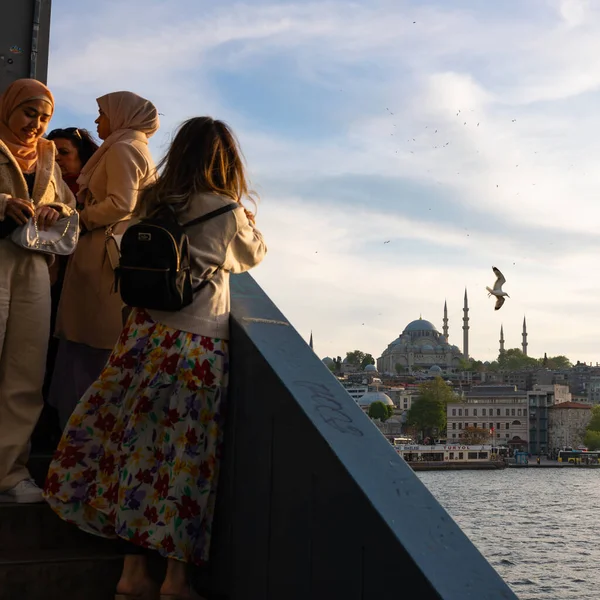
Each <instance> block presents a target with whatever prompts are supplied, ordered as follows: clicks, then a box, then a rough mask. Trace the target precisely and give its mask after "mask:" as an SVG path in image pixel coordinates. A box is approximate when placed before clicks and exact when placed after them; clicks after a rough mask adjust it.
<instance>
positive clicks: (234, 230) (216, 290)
mask: <svg viewBox="0 0 600 600" xmlns="http://www.w3.org/2000/svg"><path fill="white" fill-rule="evenodd" d="M231 202H232V200H230V199H229V198H224V197H222V196H217V195H215V194H198V195H196V196H193V197H192V198H190V200H188V202H186V204H185V205H184V206H182V207H181V209H180V210H179V211H178V213H177V220H178V221H179V223H181V224H183V223H186V222H188V221H191V220H192V219H195V218H197V217H200V216H202V215H204V214H206V213H209V212H211V211H213V210H215V209H217V208H220V207H222V206H225V205H227V204H231ZM186 233H187V235H188V238H189V240H190V256H191V272H192V278H193V284H194V286H195V285H197V284H198V283H200V282H201V281H202V279H204V278H205V277H206V276H207V275H209V274H212V273H214V272H215V270H216V269H217V268H218V267H219V266H221V267H222V268H221V269H219V270H218V271H216V274H215V275H214V276H213V277H212V279H211V280H210V281H209V283H208V285H207V286H206V287H205V288H203V289H202V290H200V291H199V292H198V293H197V294H196V295H195V296H194V301H193V302H192V304H190V305H189V306H186V307H185V308H183V309H182V310H179V311H177V312H164V311H158V310H151V311H148V312H149V313H150V316H151V317H152V318H153V319H154V320H155V321H158V322H160V323H164V324H165V325H167V326H169V327H172V328H173V329H179V330H181V331H187V332H189V333H196V334H199V335H203V336H206V337H211V338H219V339H229V304H230V303H229V274H230V273H243V272H244V271H248V270H249V269H251V268H252V267H254V266H256V265H257V264H259V263H260V262H261V261H262V259H263V258H264V256H265V253H266V252H267V247H266V245H265V242H264V240H263V237H262V235H261V233H260V232H259V231H258V230H257V229H256V228H255V227H254V226H253V225H252V224H251V223H250V221H249V220H248V217H246V214H245V212H244V209H243V208H242V207H241V206H240V207H239V208H237V209H235V210H233V211H231V212H228V213H225V214H223V215H220V216H218V217H215V218H213V219H211V220H210V221H207V222H205V223H201V224H199V225H196V226H194V227H190V228H189V229H187V230H186Z"/></svg>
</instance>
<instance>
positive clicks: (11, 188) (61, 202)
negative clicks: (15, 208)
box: [0, 140, 75, 221]
mask: <svg viewBox="0 0 600 600" xmlns="http://www.w3.org/2000/svg"><path fill="white" fill-rule="evenodd" d="M54 155H55V149H54V144H53V143H52V142H48V143H46V144H41V145H40V154H39V157H38V164H37V168H36V172H35V182H34V184H33V194H32V197H31V198H30V197H29V192H28V191H27V182H26V181H25V177H23V173H22V171H21V169H20V168H19V165H18V164H17V161H16V160H15V159H14V157H13V155H12V154H11V152H10V150H9V149H8V148H7V147H6V145H5V144H4V143H3V142H2V141H1V140H0V221H4V213H5V210H6V201H7V200H8V198H21V199H23V200H32V201H33V203H34V205H35V206H41V205H48V206H52V208H55V209H56V210H58V211H59V212H60V213H61V215H62V216H63V217H66V216H68V215H70V214H71V213H72V211H73V209H74V208H75V198H74V197H73V194H72V193H71V190H70V189H69V187H68V186H67V184H66V183H65V182H64V181H63V179H62V175H61V172H60V168H59V166H58V165H57V164H56V162H55V160H54Z"/></svg>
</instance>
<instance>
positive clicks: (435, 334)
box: [310, 289, 528, 375]
mask: <svg viewBox="0 0 600 600" xmlns="http://www.w3.org/2000/svg"><path fill="white" fill-rule="evenodd" d="M469 329H470V326H469V299H468V297H467V290H466V289H465V298H464V305H463V325H462V330H463V345H462V350H461V349H460V348H459V347H458V346H455V345H453V344H451V343H450V342H449V339H448V306H447V303H446V302H444V319H443V327H442V333H440V332H439V331H438V329H437V327H436V326H435V325H434V324H433V323H431V321H426V320H425V319H423V318H421V317H419V319H417V320H416V321H411V322H410V323H409V324H408V325H407V326H406V327H405V328H404V331H403V332H402V333H401V334H400V335H399V336H398V337H397V338H396V339H395V340H394V341H393V342H391V343H390V344H389V345H388V347H387V348H386V349H385V350H384V351H383V353H382V354H381V356H380V357H379V358H378V359H377V366H376V367H375V365H367V367H366V368H365V373H370V374H371V375H376V374H382V375H395V374H397V373H398V369H399V368H402V369H403V370H404V371H406V372H410V371H413V370H414V369H415V368H417V369H420V370H424V371H427V372H428V373H429V374H430V375H441V374H442V373H443V372H448V371H455V370H457V369H458V368H459V365H460V362H461V360H462V359H467V360H468V359H469ZM522 337H523V342H522V349H523V354H525V355H527V346H528V343H527V324H526V322H525V318H523V333H522ZM310 347H311V348H312V347H313V344H312V332H311V338H310ZM504 350H505V348H504V329H503V327H502V326H501V327H500V348H499V351H500V352H503V351H504ZM323 362H324V363H325V364H326V365H327V366H331V365H332V364H333V359H331V358H329V357H325V358H324V359H323ZM346 369H347V372H355V370H356V367H352V365H349V364H348V362H347V360H344V361H343V363H342V372H346Z"/></svg>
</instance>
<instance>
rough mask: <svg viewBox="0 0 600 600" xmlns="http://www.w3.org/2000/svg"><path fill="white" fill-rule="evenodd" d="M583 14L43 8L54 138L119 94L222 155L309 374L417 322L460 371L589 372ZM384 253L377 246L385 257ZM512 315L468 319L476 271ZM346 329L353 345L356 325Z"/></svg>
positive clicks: (562, 7)
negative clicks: (445, 345) (560, 363)
mask: <svg viewBox="0 0 600 600" xmlns="http://www.w3.org/2000/svg"><path fill="white" fill-rule="evenodd" d="M599 34H600V6H599V5H598V4H595V3H593V2H591V1H586V0H529V1H528V2H522V1H521V0H505V1H504V2H501V3H494V2H487V1H483V0H479V1H468V0H460V1H453V2H446V1H444V0H438V1H437V2H435V1H426V0H422V1H419V2H416V1H415V2H408V1H402V0H365V1H363V2H345V1H335V0H334V1H318V2H275V1H273V2H267V1H262V0H259V1H254V0H253V2H247V3H240V2H229V1H227V0H222V1H221V2H219V3H214V2H208V1H203V0H200V1H198V0H169V1H167V0H163V1H159V0H129V1H128V2H127V3H121V2H117V1H105V2H91V1H90V0H84V1H77V2H75V1H73V0H62V1H61V2H55V3H54V6H53V30H52V36H51V65H50V72H49V85H50V87H51V88H52V90H53V91H54V92H55V95H56V98H57V104H58V109H57V112H56V115H55V117H54V119H53V123H52V126H53V127H64V126H81V127H88V128H90V129H92V130H93V129H94V126H93V119H94V118H95V113H96V104H95V98H96V97H97V96H99V95H102V94H104V93H107V92H110V91H116V90H119V89H130V90H131V91H134V92H136V93H139V94H141V95H143V96H146V97H147V98H149V99H151V100H152V101H153V102H154V103H155V104H156V105H157V107H158V108H159V111H160V112H161V113H163V115H164V116H162V117H161V118H162V126H161V130H160V131H159V133H158V134H157V135H156V136H155V137H154V138H153V140H152V143H151V147H152V150H153V154H154V155H155V158H156V159H158V158H160V156H161V155H162V153H163V152H164V150H165V148H166V147H167V145H168V142H169V139H170V136H171V135H172V132H173V130H174V128H175V127H176V125H177V124H178V123H180V122H181V121H182V120H184V119H185V118H187V117H190V116H194V115H200V114H209V115H211V116H214V117H217V118H221V119H224V120H226V121H227V122H229V123H230V124H231V125H232V126H233V128H234V129H235V131H236V132H237V133H238V136H239V137H240V140H241V144H242V147H243V150H244V152H245V155H246V157H247V160H248V164H249V169H250V174H251V178H252V182H253V185H254V187H255V189H257V191H258V192H259V193H260V196H261V201H260V205H259V213H258V218H257V224H258V226H259V228H260V229H261V230H262V231H263V232H264V234H265V236H266V239H267V242H268V246H269V254H268V257H267V259H266V260H265V262H264V264H263V265H261V266H260V267H259V268H258V269H256V271H255V272H254V274H255V277H256V279H257V280H258V281H259V283H260V284H261V285H262V286H263V287H264V288H265V290H266V291H267V292H268V293H269V295H270V296H271V297H272V298H273V299H274V301H275V302H276V303H277V304H278V305H279V307H280V308H281V309H282V311H283V312H284V313H285V314H286V316H287V317H288V318H289V319H290V320H291V321H292V323H293V324H294V325H295V326H296V328H297V329H298V330H299V331H300V333H301V334H302V335H304V336H305V337H306V338H307V339H308V336H309V333H310V330H311V329H312V330H313V332H314V337H315V345H316V350H317V352H318V353H319V354H320V355H321V356H325V355H331V356H336V355H342V356H343V355H344V354H345V353H346V352H347V351H349V350H353V349H356V348H359V349H362V350H364V351H366V352H370V353H372V354H373V355H374V356H379V355H380V354H381V352H382V351H383V350H384V349H385V347H386V346H387V344H388V343H389V342H391V341H392V340H393V339H395V338H396V337H397V335H398V334H399V333H400V332H401V331H402V329H403V328H404V327H405V325H406V324H407V323H408V322H410V321H411V320H413V319H415V318H418V317H419V315H420V314H422V315H423V318H426V319H428V320H430V321H432V322H433V323H435V324H436V325H437V327H438V328H439V329H440V330H441V325H442V323H441V319H442V309H443V304H444V300H447V301H448V309H449V316H450V339H451V342H452V343H454V344H457V345H459V346H461V345H462V332H461V329H460V327H461V325H462V322H461V317H462V311H461V309H462V299H463V293H464V289H465V287H467V288H468V292H469V299H470V308H471V310H470V317H471V321H470V325H471V340H470V350H471V354H472V355H473V356H474V357H476V358H480V359H482V360H492V359H493V358H495V356H496V355H497V350H498V338H499V330H500V324H503V325H504V332H505V337H506V339H507V346H508V347H516V346H518V345H519V344H520V341H521V337H520V333H521V323H522V320H523V315H527V322H528V331H529V352H530V354H531V355H534V356H542V355H543V353H544V352H547V353H548V354H549V355H554V354H566V355H567V356H569V357H570V358H571V359H572V360H574V361H575V360H582V361H588V362H589V361H594V362H595V361H596V360H600V358H599V355H600V353H599V352H598V340H599V339H600V335H599V334H600V323H599V320H598V317H597V313H598V309H597V298H598V292H600V278H599V277H598V274H599V273H600V268H599V267H597V266H596V263H597V260H598V259H597V257H598V254H599V251H600V236H598V225H599V223H598V222H599V220H600V208H599V206H598V200H597V197H598V190H599V189H600V171H599V170H598V169H597V168H596V164H597V162H598V160H599V159H600V136H598V135H597V132H598V131H599V130H600V114H599V112H598V110H597V106H598V104H599V100H600V93H599V88H600V64H598V63H600V58H599V57H600V52H599V51H600V41H598V40H600V35H599ZM387 240H389V243H388V244H384V242H385V241H387ZM492 265H495V266H497V267H499V268H500V269H502V270H503V272H504V274H505V276H506V279H507V284H506V290H507V291H508V293H509V294H510V295H511V298H510V299H509V300H507V302H506V304H505V305H504V307H503V308H502V309H501V310H500V311H499V312H494V310H493V301H492V300H491V299H488V298H487V295H486V292H485V286H486V285H490V284H492V283H493V279H494V278H493V274H492V271H491V266H492ZM363 323H364V324H363Z"/></svg>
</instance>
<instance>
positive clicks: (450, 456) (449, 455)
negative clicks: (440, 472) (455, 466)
mask: <svg viewBox="0 0 600 600" xmlns="http://www.w3.org/2000/svg"><path fill="white" fill-rule="evenodd" d="M448 458H449V459H450V460H454V452H450V454H448Z"/></svg>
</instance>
